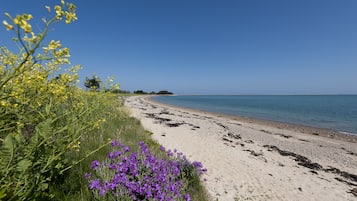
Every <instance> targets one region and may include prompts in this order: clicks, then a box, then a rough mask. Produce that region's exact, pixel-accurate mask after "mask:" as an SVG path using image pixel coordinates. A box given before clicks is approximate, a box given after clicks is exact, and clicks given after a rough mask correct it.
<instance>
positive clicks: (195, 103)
mask: <svg viewBox="0 0 357 201" xmlns="http://www.w3.org/2000/svg"><path fill="white" fill-rule="evenodd" d="M154 100H156V101H159V102H162V103H167V104H171V105H176V106H181V107H187V108H192V109H199V110H205V111H209V112H217V113H223V114H229V115H239V116H246V117H252V118H257V119H264V120H273V121H280V122H286V123H294V124H300V125H306V126H313V127H318V128H328V129H332V130H335V131H339V132H347V133H350V134H356V135H357V95H331V96H330V95H326V96H325V95H318V96H243V95H237V96H221V95H220V96H218V95H205V96H156V97H154Z"/></svg>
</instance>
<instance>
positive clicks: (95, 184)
mask: <svg viewBox="0 0 357 201" xmlns="http://www.w3.org/2000/svg"><path fill="white" fill-rule="evenodd" d="M99 188H100V181H99V179H95V180H93V181H91V182H90V184H89V189H91V190H92V189H99Z"/></svg>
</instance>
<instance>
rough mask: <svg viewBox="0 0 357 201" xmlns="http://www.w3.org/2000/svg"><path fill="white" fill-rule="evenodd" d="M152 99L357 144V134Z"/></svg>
mask: <svg viewBox="0 0 357 201" xmlns="http://www.w3.org/2000/svg"><path fill="white" fill-rule="evenodd" d="M152 97H153V96H148V97H145V99H146V100H147V101H148V102H151V103H153V104H158V105H162V106H166V107H172V108H176V109H180V110H186V111H191V112H197V113H205V114H209V115H213V116H217V117H224V118H228V119H231V120H237V121H242V122H245V123H254V124H259V125H264V126H271V127H274V128H278V129H288V130H292V131H296V132H301V133H306V134H310V135H317V136H322V137H326V138H332V139H337V140H343V141H347V142H353V143H357V134H356V133H347V132H342V131H335V130H333V129H327V128H319V127H313V126H306V125H300V124H294V123H286V122H279V121H273V120H264V119H257V118H252V117H245V116H239V115H229V114H223V113H218V112H209V111H204V110H199V109H192V108H187V107H181V106H176V105H171V104H167V103H162V102H159V101H155V100H153V98H152Z"/></svg>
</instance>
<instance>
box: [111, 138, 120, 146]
mask: <svg viewBox="0 0 357 201" xmlns="http://www.w3.org/2000/svg"><path fill="white" fill-rule="evenodd" d="M110 144H111V145H112V146H113V147H117V146H118V145H119V142H118V141H117V140H113V141H112V142H111V143H110Z"/></svg>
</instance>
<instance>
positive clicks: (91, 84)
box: [84, 75, 102, 91]
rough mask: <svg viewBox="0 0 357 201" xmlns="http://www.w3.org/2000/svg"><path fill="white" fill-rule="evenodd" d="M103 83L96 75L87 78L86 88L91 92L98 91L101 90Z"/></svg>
mask: <svg viewBox="0 0 357 201" xmlns="http://www.w3.org/2000/svg"><path fill="white" fill-rule="evenodd" d="M101 82H102V81H101V80H100V78H99V77H98V76H96V75H93V77H92V78H89V77H86V80H85V81H84V86H85V87H86V88H87V89H89V90H91V91H98V90H99V89H100V83H101Z"/></svg>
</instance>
